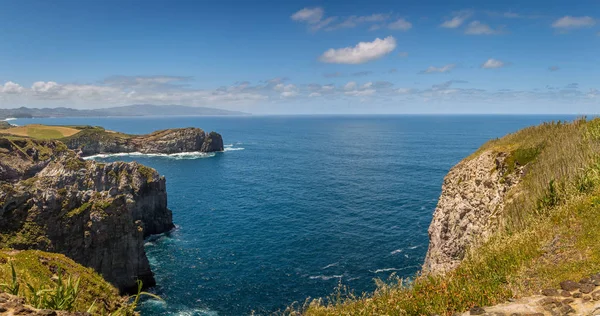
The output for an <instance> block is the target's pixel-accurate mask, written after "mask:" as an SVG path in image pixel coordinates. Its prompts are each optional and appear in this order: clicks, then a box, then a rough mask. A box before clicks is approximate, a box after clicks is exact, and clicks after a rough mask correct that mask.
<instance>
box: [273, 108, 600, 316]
mask: <svg viewBox="0 0 600 316" xmlns="http://www.w3.org/2000/svg"><path fill="white" fill-rule="evenodd" d="M484 151H493V152H497V153H504V154H506V155H507V158H506V160H505V164H506V165H505V168H506V169H508V170H510V169H511V168H512V170H513V171H514V170H515V169H516V167H517V166H525V169H524V170H525V175H524V177H523V180H522V181H521V183H520V184H519V185H517V186H516V187H515V188H513V189H512V190H511V191H510V192H509V195H508V199H507V200H506V202H507V205H506V206H505V209H504V213H503V214H502V216H501V219H502V221H501V223H500V225H501V226H500V229H499V231H498V233H497V234H496V235H495V236H494V237H493V238H491V239H490V240H489V241H488V242H487V243H485V244H483V245H482V246H480V247H478V248H476V249H472V250H471V251H470V252H468V254H467V257H466V258H465V259H464V260H463V262H462V263H461V264H460V265H459V266H458V268H457V269H456V270H454V271H452V272H449V273H447V274H446V275H443V276H429V275H417V276H416V277H415V278H414V279H413V280H388V281H387V282H381V281H378V289H377V290H376V291H375V292H374V293H371V294H369V295H362V296H355V295H352V294H351V293H346V292H344V291H343V287H342V288H341V289H340V290H339V291H338V292H337V293H336V294H334V295H332V297H330V298H328V299H318V300H312V301H307V302H305V303H303V304H296V305H295V306H292V307H290V308H289V309H288V310H287V311H286V312H285V313H286V314H304V315H432V314H439V315H452V314H453V313H455V312H463V311H465V310H468V309H469V308H471V307H473V306H475V305H478V306H486V305H493V304H497V303H501V302H504V301H506V300H507V299H508V298H511V297H519V296H526V295H530V294H533V293H537V292H538V291H539V290H541V289H543V288H547V287H558V283H559V282H560V281H563V280H566V279H574V280H579V279H580V278H582V277H584V276H587V275H589V274H592V273H598V272H600V243H599V242H598V240H600V221H599V220H598V218H600V163H599V162H600V119H595V120H592V121H585V120H577V121H575V122H572V123H568V124H566V123H563V122H554V123H547V124H543V125H540V126H537V127H531V128H526V129H524V130H521V131H519V132H517V133H514V134H510V135H507V136H506V137H504V138H501V139H497V140H493V141H490V142H488V143H486V144H485V145H484V146H482V147H481V148H480V149H479V150H478V151H477V152H476V153H475V154H473V155H471V156H470V157H468V158H467V159H472V158H473V157H475V156H476V155H478V154H481V153H482V152H484Z"/></svg>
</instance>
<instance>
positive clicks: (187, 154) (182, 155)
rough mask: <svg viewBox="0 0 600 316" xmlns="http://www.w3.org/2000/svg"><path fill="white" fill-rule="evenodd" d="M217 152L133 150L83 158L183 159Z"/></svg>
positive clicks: (201, 156)
mask: <svg viewBox="0 0 600 316" xmlns="http://www.w3.org/2000/svg"><path fill="white" fill-rule="evenodd" d="M214 156H215V153H204V152H199V151H194V152H185V153H175V154H145V153H141V152H131V153H115V154H98V155H92V156H87V157H84V158H83V159H86V160H88V159H103V158H110V157H148V158H150V157H158V158H168V159H175V160H182V159H200V158H210V157H214Z"/></svg>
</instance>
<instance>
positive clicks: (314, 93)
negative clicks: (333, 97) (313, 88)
mask: <svg viewBox="0 0 600 316" xmlns="http://www.w3.org/2000/svg"><path fill="white" fill-rule="evenodd" d="M308 96H309V97H311V98H315V97H320V96H321V93H319V92H311V93H310V94H309V95H308Z"/></svg>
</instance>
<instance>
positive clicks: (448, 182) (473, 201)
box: [423, 151, 524, 273]
mask: <svg viewBox="0 0 600 316" xmlns="http://www.w3.org/2000/svg"><path fill="white" fill-rule="evenodd" d="M506 158H507V155H506V154H504V153H496V152H493V151H484V152H482V153H480V154H478V155H477V156H476V157H474V158H467V159H465V160H463V161H462V162H460V163H459V164H458V165H456V166H454V167H453V168H452V169H451V170H450V172H449V173H448V175H446V177H445V178H444V183H443V186H442V194H441V196H440V198H439V201H438V205H437V207H436V209H435V212H434V213H433V219H432V221H431V225H430V226H429V249H428V251H427V255H426V258H425V264H424V266H423V270H424V271H425V272H429V273H444V272H447V271H449V270H451V269H453V268H455V267H456V266H457V265H458V264H459V263H460V262H461V260H462V259H463V258H464V256H465V254H466V252H467V251H468V249H470V248H473V247H477V246H478V245H480V244H482V243H483V242H485V241H487V240H488V238H489V237H490V236H491V235H492V234H493V233H494V232H495V231H496V229H497V227H498V216H499V215H501V214H502V211H503V209H504V205H505V203H506V197H507V193H508V192H509V191H510V190H511V188H512V187H514V186H515V185H517V184H518V183H519V181H520V180H521V178H522V176H523V173H524V169H523V167H518V166H517V167H516V168H514V169H513V170H508V169H507V166H506Z"/></svg>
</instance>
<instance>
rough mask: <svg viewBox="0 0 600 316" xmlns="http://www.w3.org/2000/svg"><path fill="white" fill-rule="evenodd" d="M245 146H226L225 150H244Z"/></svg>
mask: <svg viewBox="0 0 600 316" xmlns="http://www.w3.org/2000/svg"><path fill="white" fill-rule="evenodd" d="M244 149H245V148H242V147H225V148H223V151H236V150H244Z"/></svg>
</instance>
